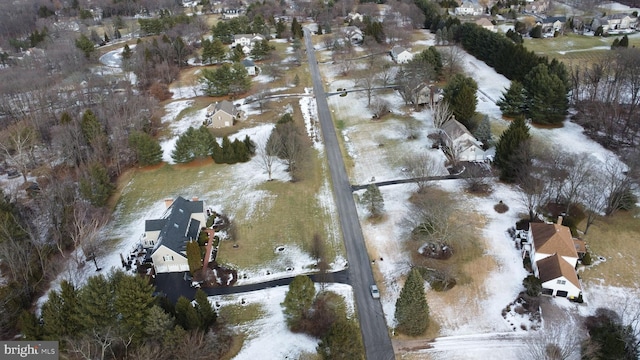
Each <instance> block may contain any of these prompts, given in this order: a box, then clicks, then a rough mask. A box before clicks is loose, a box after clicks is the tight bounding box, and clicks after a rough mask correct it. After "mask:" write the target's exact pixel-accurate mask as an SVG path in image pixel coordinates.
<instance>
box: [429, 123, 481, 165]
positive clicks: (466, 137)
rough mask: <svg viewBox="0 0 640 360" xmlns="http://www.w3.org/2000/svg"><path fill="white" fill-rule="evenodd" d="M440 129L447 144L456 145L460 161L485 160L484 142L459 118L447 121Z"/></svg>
mask: <svg viewBox="0 0 640 360" xmlns="http://www.w3.org/2000/svg"><path fill="white" fill-rule="evenodd" d="M440 130H441V131H442V133H444V136H445V138H446V139H445V143H446V145H447V146H453V147H455V153H456V154H457V159H458V161H484V160H485V152H484V150H483V149H482V142H481V141H478V140H477V139H476V138H475V136H473V135H472V134H471V132H469V130H468V129H467V127H466V126H464V125H462V124H461V123H460V122H459V121H458V120H456V119H451V120H449V121H447V122H446V123H444V124H443V125H442V128H441V129H440Z"/></svg>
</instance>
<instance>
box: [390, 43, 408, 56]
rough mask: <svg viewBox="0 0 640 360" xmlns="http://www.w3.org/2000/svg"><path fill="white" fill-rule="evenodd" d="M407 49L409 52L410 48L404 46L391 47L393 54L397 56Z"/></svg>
mask: <svg viewBox="0 0 640 360" xmlns="http://www.w3.org/2000/svg"><path fill="white" fill-rule="evenodd" d="M405 51H407V52H408V50H407V49H405V48H403V47H402V46H400V45H396V46H394V47H393V48H391V56H393V57H397V56H398V55H400V54H402V53H403V52H405Z"/></svg>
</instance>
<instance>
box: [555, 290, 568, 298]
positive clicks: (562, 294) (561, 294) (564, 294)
mask: <svg viewBox="0 0 640 360" xmlns="http://www.w3.org/2000/svg"><path fill="white" fill-rule="evenodd" d="M567 295H569V292H567V291H564V290H558V292H557V293H556V296H560V297H567Z"/></svg>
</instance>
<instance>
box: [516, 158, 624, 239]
mask: <svg viewBox="0 0 640 360" xmlns="http://www.w3.org/2000/svg"><path fill="white" fill-rule="evenodd" d="M544 153H545V154H544V155H542V154H540V155H539V156H538V157H536V160H534V161H533V162H532V167H533V168H535V170H534V171H523V172H522V176H519V178H518V181H517V182H518V184H519V189H520V200H521V203H522V204H523V205H524V206H525V208H526V209H527V212H528V213H529V219H530V220H533V219H535V218H536V217H537V216H538V213H539V212H540V211H541V209H542V208H544V206H545V205H546V204H548V203H554V204H562V205H563V206H564V209H565V213H569V212H570V211H571V209H572V207H573V206H574V205H579V206H581V208H582V209H583V211H584V213H585V215H586V225H585V229H584V233H585V234H586V233H587V231H588V230H589V227H590V226H591V225H592V224H593V223H594V222H595V221H596V219H597V218H598V217H599V216H603V215H611V214H613V213H614V212H616V211H617V210H619V209H621V208H625V207H626V206H627V204H628V203H629V202H630V201H631V202H633V200H632V197H633V195H632V190H633V189H634V186H635V185H634V182H633V179H632V178H631V177H630V176H629V168H628V167H627V166H626V165H625V164H624V163H622V162H620V160H619V159H618V158H617V157H614V156H609V157H607V158H605V159H598V158H596V157H594V156H593V155H591V154H587V153H581V154H567V153H563V152H562V151H560V150H558V149H546V150H544Z"/></svg>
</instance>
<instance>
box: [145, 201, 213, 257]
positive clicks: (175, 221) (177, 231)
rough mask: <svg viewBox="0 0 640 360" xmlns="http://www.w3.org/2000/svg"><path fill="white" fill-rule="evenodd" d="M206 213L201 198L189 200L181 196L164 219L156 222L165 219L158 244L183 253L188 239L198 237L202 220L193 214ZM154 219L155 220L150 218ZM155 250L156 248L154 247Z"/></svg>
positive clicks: (168, 210)
mask: <svg viewBox="0 0 640 360" xmlns="http://www.w3.org/2000/svg"><path fill="white" fill-rule="evenodd" d="M194 213H204V202H203V201H201V200H195V201H192V200H187V199H185V198H183V197H182V196H179V197H178V198H177V199H175V200H174V201H173V204H171V206H170V207H169V209H167V212H166V213H165V214H166V216H165V218H164V219H158V220H156V221H157V222H156V223H154V224H156V225H157V224H159V223H160V221H159V220H164V226H163V227H162V230H161V231H160V235H159V236H158V244H157V245H156V249H157V248H158V246H159V245H163V246H166V247H168V248H169V249H171V250H173V251H175V252H177V253H181V252H183V251H185V249H186V243H187V241H189V240H191V239H196V238H197V236H198V232H199V231H200V227H201V226H200V221H198V220H196V219H191V214H194ZM150 221H154V220H150ZM154 251H155V249H154Z"/></svg>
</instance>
